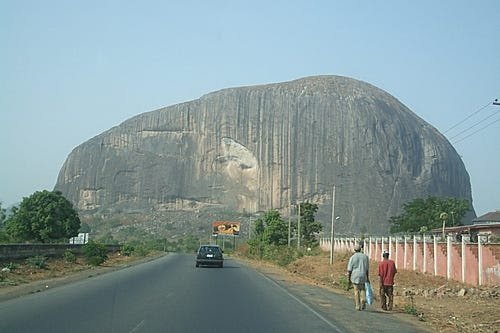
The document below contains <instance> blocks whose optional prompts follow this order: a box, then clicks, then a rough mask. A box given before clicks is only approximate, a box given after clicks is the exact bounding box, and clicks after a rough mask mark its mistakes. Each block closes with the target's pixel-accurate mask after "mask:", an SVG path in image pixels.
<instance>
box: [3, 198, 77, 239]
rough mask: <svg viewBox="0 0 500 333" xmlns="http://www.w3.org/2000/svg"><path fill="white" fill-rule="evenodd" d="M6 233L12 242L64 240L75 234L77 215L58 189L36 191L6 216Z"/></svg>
mask: <svg viewBox="0 0 500 333" xmlns="http://www.w3.org/2000/svg"><path fill="white" fill-rule="evenodd" d="M5 228H6V231H7V234H8V235H9V236H10V237H11V238H12V240H14V241H23V242H24V241H29V242H41V243H54V242H59V241H64V242H66V241H67V239H68V238H70V237H73V236H76V235H78V229H79V228H80V218H79V217H78V213H77V212H76V210H75V209H74V208H73V204H72V203H71V202H69V201H68V200H67V199H66V198H65V197H63V195H62V193H61V192H59V191H52V192H50V191H47V190H44V191H37V192H35V193H33V194H32V195H30V196H29V197H27V198H24V199H23V201H22V202H21V204H20V206H19V209H16V210H14V211H13V213H12V214H11V215H10V216H9V217H8V218H7V219H6V221H5Z"/></svg>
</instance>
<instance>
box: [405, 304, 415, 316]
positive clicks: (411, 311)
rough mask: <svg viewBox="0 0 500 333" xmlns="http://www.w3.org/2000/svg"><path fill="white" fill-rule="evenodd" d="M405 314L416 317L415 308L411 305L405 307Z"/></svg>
mask: <svg viewBox="0 0 500 333" xmlns="http://www.w3.org/2000/svg"><path fill="white" fill-rule="evenodd" d="M405 312H406V313H407V314H410V315H414V316H416V315H417V308H416V307H414V306H413V305H405Z"/></svg>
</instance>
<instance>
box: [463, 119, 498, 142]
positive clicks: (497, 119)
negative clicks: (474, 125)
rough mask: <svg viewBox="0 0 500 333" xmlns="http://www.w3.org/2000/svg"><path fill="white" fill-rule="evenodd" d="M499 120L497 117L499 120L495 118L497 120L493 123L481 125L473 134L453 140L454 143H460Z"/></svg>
mask: <svg viewBox="0 0 500 333" xmlns="http://www.w3.org/2000/svg"><path fill="white" fill-rule="evenodd" d="M499 121H500V118H498V119H497V120H495V121H492V122H491V123H489V124H488V125H486V126H483V127H481V128H480V129H478V130H477V131H475V132H472V133H471V134H469V135H467V136H465V137H463V138H461V139H460V140H457V141H455V142H453V144H457V143H459V142H462V141H464V140H465V139H467V138H468V137H471V136H473V135H474V134H476V133H477V132H480V131H482V130H484V129H485V128H487V127H490V126H491V125H493V124H494V123H496V122H499Z"/></svg>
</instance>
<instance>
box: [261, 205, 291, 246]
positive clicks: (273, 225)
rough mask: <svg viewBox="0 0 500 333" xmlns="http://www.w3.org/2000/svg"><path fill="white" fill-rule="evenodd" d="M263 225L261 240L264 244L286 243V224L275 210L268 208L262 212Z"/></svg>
mask: <svg viewBox="0 0 500 333" xmlns="http://www.w3.org/2000/svg"><path fill="white" fill-rule="evenodd" d="M263 222H264V225H265V229H264V232H263V234H262V240H263V241H264V243H266V244H274V245H286V244H287V243H288V225H287V224H286V223H285V221H283V220H282V219H281V216H280V213H279V212H278V211H277V210H270V211H267V212H266V213H265V214H264V217H263Z"/></svg>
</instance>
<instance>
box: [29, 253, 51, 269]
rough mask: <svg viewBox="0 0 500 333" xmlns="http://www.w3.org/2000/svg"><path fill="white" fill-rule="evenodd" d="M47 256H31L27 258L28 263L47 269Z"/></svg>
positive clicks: (34, 266)
mask: <svg viewBox="0 0 500 333" xmlns="http://www.w3.org/2000/svg"><path fill="white" fill-rule="evenodd" d="M46 261H47V257H45V256H34V257H31V258H28V259H26V263H27V264H28V265H30V266H31V267H33V268H39V269H46V268H47V265H46V263H45V262H46Z"/></svg>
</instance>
